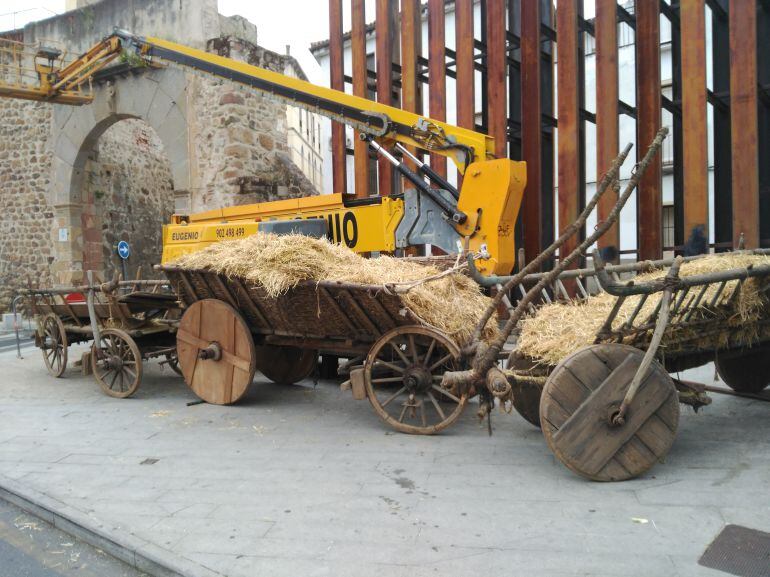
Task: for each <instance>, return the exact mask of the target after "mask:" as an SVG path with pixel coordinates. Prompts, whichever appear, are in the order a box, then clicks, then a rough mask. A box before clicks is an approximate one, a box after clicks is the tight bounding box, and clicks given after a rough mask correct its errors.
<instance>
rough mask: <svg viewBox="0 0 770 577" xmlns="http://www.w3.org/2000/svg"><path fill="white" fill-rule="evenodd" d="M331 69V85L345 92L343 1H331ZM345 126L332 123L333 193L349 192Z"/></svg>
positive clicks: (339, 123)
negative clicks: (346, 176) (346, 177)
mask: <svg viewBox="0 0 770 577" xmlns="http://www.w3.org/2000/svg"><path fill="white" fill-rule="evenodd" d="M329 69H330V72H331V74H330V76H331V78H330V85H331V87H332V88H334V89H335V90H345V71H344V60H343V56H342V0H329ZM346 156H347V152H346V147H345V125H344V124H342V123H341V122H332V183H333V186H334V190H333V191H332V192H347V183H346V182H345V180H346V179H345V175H346V172H347V171H346V169H345V164H346V162H347V160H346Z"/></svg>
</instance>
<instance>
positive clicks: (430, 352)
mask: <svg viewBox="0 0 770 577" xmlns="http://www.w3.org/2000/svg"><path fill="white" fill-rule="evenodd" d="M435 348H436V339H431V341H430V345H429V346H428V352H426V353H425V358H424V359H423V361H422V362H423V363H424V364H426V365H427V364H428V363H429V362H430V358H431V357H432V356H433V350H434V349H435Z"/></svg>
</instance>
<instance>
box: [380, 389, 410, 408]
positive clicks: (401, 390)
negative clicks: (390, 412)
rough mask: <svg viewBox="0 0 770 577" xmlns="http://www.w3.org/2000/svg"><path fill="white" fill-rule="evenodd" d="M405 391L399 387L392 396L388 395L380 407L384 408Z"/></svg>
mask: <svg viewBox="0 0 770 577" xmlns="http://www.w3.org/2000/svg"><path fill="white" fill-rule="evenodd" d="M405 390H406V387H401V388H400V389H398V390H397V391H396V392H395V393H393V394H392V395H390V396H389V397H388V398H387V399H385V401H384V402H383V403H382V406H383V407H386V406H387V405H388V404H390V402H391V401H392V400H393V399H395V398H396V397H397V396H399V395H400V394H401V393H403V392H404V391H405Z"/></svg>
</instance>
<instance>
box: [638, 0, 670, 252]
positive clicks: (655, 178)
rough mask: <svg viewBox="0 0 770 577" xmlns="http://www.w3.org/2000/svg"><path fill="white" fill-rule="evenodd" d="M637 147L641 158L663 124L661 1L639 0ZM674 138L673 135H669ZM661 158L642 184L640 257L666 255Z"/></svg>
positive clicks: (646, 173)
mask: <svg viewBox="0 0 770 577" xmlns="http://www.w3.org/2000/svg"><path fill="white" fill-rule="evenodd" d="M636 108H637V120H636V141H637V143H638V146H637V147H636V153H637V158H641V156H642V155H643V154H644V151H645V150H646V147H647V146H648V145H649V143H650V142H652V139H653V138H655V134H656V133H657V132H658V130H659V129H660V126H661V113H660V7H659V5H658V2H637V4H636ZM669 138H673V136H669ZM661 167H662V163H661V158H660V155H658V156H656V157H655V158H654V159H653V161H652V163H651V164H650V165H649V166H648V168H647V171H646V172H645V173H644V176H643V177H642V179H641V181H640V183H639V187H638V192H637V194H638V202H637V206H638V207H639V210H638V217H637V231H638V252H639V254H638V257H639V259H640V260H643V259H659V258H661V257H662V256H663V238H662V229H661V226H662V219H661V214H662V193H661V173H662V171H661Z"/></svg>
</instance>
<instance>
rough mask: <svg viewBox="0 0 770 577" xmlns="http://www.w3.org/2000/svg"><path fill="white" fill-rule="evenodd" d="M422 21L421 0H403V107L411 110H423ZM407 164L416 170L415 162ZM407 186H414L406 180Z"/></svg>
mask: <svg viewBox="0 0 770 577" xmlns="http://www.w3.org/2000/svg"><path fill="white" fill-rule="evenodd" d="M421 32H422V22H421V18H420V2H419V0H402V1H401V108H403V109H404V110H408V111H409V112H416V113H418V114H420V113H421V112H422V97H421V90H420V83H419V81H418V80H417V59H418V58H419V56H420V52H421V46H422V33H421ZM408 148H409V150H410V151H411V153H412V154H417V150H416V149H415V148H414V147H408ZM407 165H408V166H409V168H411V169H412V170H415V168H416V167H415V166H414V163H413V162H411V161H407ZM404 186H405V187H407V188H408V187H411V186H413V185H412V184H411V183H409V182H408V181H404Z"/></svg>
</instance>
